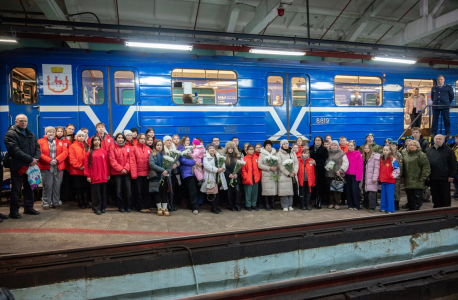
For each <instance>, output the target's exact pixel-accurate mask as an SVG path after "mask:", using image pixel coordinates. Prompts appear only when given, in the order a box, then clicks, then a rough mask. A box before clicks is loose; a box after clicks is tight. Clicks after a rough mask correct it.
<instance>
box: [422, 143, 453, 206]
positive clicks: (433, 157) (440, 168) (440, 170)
mask: <svg viewBox="0 0 458 300" xmlns="http://www.w3.org/2000/svg"><path fill="white" fill-rule="evenodd" d="M426 156H427V157H428V160H429V164H430V166H431V175H430V177H429V178H430V183H431V196H432V197H433V203H434V206H433V207H434V208H439V207H448V206H451V205H452V197H451V195H450V183H451V182H452V181H453V178H455V175H456V157H455V153H454V152H453V150H452V149H450V147H448V146H447V145H446V144H445V137H444V136H443V135H441V134H438V135H436V136H435V137H434V145H433V146H432V147H429V148H428V149H426Z"/></svg>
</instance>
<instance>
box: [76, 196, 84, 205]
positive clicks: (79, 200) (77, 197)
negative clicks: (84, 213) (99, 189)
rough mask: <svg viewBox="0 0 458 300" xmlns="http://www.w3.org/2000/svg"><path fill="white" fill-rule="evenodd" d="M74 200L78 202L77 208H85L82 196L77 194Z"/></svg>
mask: <svg viewBox="0 0 458 300" xmlns="http://www.w3.org/2000/svg"><path fill="white" fill-rule="evenodd" d="M76 200H77V201H78V207H79V208H85V206H84V202H83V195H82V194H77V195H76Z"/></svg>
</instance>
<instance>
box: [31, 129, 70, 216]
mask: <svg viewBox="0 0 458 300" xmlns="http://www.w3.org/2000/svg"><path fill="white" fill-rule="evenodd" d="M38 144H39V145H40V148H41V157H40V160H39V161H38V167H39V168H40V171H41V177H42V179H43V199H42V201H43V209H45V210H46V209H49V208H50V207H51V206H52V207H53V208H58V207H59V206H60V205H62V202H61V201H60V200H59V198H60V185H61V183H62V178H63V173H64V169H65V159H66V158H67V156H68V149H67V147H65V145H64V144H63V142H62V141H61V140H58V139H57V138H56V129H55V128H54V127H52V126H48V127H46V128H45V136H44V137H43V138H41V139H39V140H38Z"/></svg>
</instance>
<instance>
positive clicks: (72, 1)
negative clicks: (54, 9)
mask: <svg viewBox="0 0 458 300" xmlns="http://www.w3.org/2000/svg"><path fill="white" fill-rule="evenodd" d="M65 6H66V8H67V13H68V14H69V15H72V14H77V13H79V11H78V4H77V3H76V0H65ZM68 19H69V20H70V21H74V22H81V18H80V16H73V17H69V18H68ZM67 44H68V45H69V46H70V48H79V49H89V43H85V42H78V43H67Z"/></svg>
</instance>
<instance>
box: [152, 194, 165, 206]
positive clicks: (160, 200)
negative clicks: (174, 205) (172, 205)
mask: <svg viewBox="0 0 458 300" xmlns="http://www.w3.org/2000/svg"><path fill="white" fill-rule="evenodd" d="M153 198H154V202H156V204H159V203H168V202H169V194H161V193H160V192H157V193H154V194H153Z"/></svg>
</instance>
